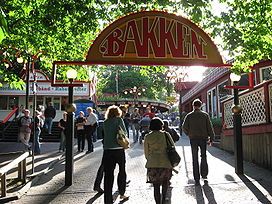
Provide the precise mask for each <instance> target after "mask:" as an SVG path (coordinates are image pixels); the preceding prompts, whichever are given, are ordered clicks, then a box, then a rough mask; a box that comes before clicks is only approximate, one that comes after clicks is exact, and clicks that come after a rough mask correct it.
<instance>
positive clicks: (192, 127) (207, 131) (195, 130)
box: [182, 109, 214, 140]
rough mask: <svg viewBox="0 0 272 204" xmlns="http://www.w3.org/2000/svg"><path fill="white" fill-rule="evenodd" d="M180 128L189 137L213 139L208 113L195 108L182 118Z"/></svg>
mask: <svg viewBox="0 0 272 204" xmlns="http://www.w3.org/2000/svg"><path fill="white" fill-rule="evenodd" d="M182 129H183V131H184V133H185V134H186V135H188V136H189V138H190V139H209V137H210V139H211V140H213V139H214V131H213V127H212V123H211V120H210V116H209V114H208V113H206V112H204V111H202V110H199V109H195V110H194V111H192V112H190V113H188V115H186V117H185V118H184V122H183V124H182Z"/></svg>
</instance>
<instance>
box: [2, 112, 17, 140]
mask: <svg viewBox="0 0 272 204" xmlns="http://www.w3.org/2000/svg"><path fill="white" fill-rule="evenodd" d="M18 110H19V109H18V108H15V109H13V110H12V111H11V112H10V113H9V114H8V115H7V116H6V117H5V118H4V120H3V121H2V122H1V123H0V125H5V124H6V123H7V122H8V121H9V120H10V119H11V117H12V116H13V115H14V118H13V121H14V120H15V119H16V116H17V114H16V113H17V111H18ZM10 125H11V123H9V124H8V125H7V126H5V127H4V128H3V130H2V134H1V136H2V139H4V138H5V131H6V130H7V129H8V128H9V127H10Z"/></svg>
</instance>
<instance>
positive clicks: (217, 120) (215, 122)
mask: <svg viewBox="0 0 272 204" xmlns="http://www.w3.org/2000/svg"><path fill="white" fill-rule="evenodd" d="M211 122H212V124H213V126H214V127H222V119H221V118H211Z"/></svg>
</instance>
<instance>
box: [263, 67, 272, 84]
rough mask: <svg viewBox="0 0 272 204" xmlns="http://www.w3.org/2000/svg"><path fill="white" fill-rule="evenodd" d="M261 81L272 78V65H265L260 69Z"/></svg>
mask: <svg viewBox="0 0 272 204" xmlns="http://www.w3.org/2000/svg"><path fill="white" fill-rule="evenodd" d="M260 78H261V79H260V82H263V81H267V80H270V79H272V67H264V68H261V69H260Z"/></svg>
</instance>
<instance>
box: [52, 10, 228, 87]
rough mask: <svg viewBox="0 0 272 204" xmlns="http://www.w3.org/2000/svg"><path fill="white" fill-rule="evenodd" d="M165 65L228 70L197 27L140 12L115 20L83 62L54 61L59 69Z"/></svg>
mask: <svg viewBox="0 0 272 204" xmlns="http://www.w3.org/2000/svg"><path fill="white" fill-rule="evenodd" d="M95 64H96V65H143V66H145V65H165V66H171V65H173V66H205V67H230V66H231V65H230V64H225V63H224V62H223V59H222V57H221V55H220V53H219V51H218V49H217V47H216V45H215V44H214V42H213V41H212V40H211V38H210V37H209V36H208V35H207V34H206V33H205V32H204V31H203V30H202V29H201V28H199V27H198V26H197V25H196V24H194V23H193V22H191V21H190V20H188V19H186V18H183V17H181V16H178V15H175V14H170V13H167V12H164V11H141V12H137V13H132V14H129V15H127V16H124V17H122V18H120V19H117V20H116V21H114V22H113V23H112V24H110V25H109V26H107V27H106V28H105V29H104V30H103V31H102V32H101V33H100V34H99V35H98V37H97V38H96V39H95V40H94V42H93V43H92V45H91V46H90V48H89V50H88V53H87V56H86V59H85V61H54V62H53V73H52V86H70V85H69V84H59V83H58V81H57V80H56V70H57V66H58V65H95Z"/></svg>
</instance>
